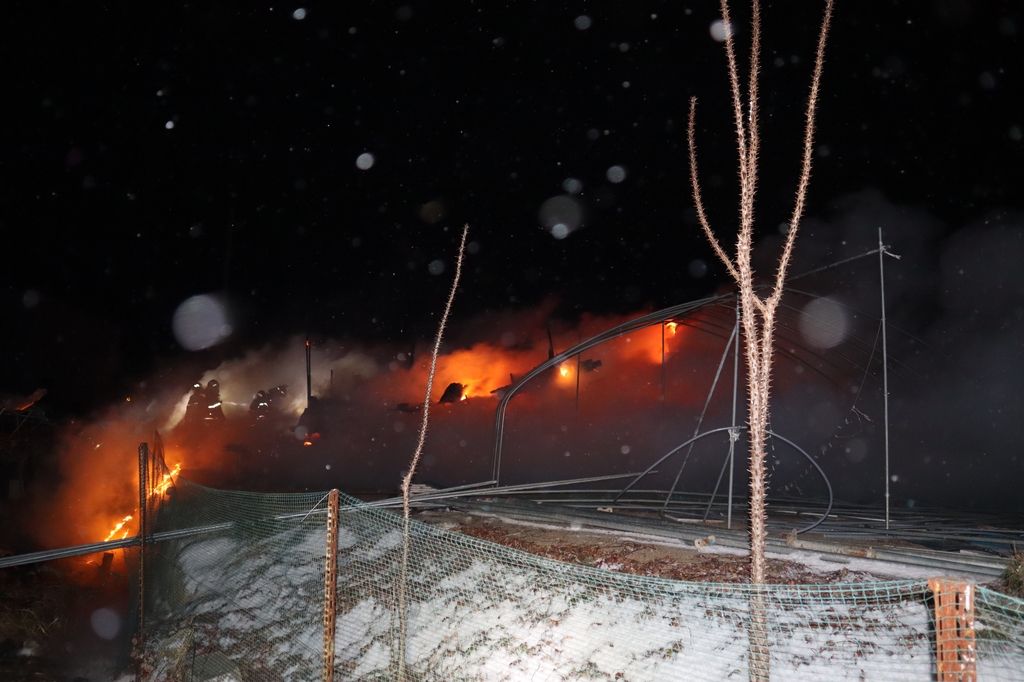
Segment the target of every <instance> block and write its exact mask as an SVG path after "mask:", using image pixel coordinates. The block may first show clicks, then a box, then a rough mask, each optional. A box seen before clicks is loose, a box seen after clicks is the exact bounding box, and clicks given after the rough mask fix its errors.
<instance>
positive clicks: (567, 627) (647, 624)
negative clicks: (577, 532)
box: [147, 509, 1024, 682]
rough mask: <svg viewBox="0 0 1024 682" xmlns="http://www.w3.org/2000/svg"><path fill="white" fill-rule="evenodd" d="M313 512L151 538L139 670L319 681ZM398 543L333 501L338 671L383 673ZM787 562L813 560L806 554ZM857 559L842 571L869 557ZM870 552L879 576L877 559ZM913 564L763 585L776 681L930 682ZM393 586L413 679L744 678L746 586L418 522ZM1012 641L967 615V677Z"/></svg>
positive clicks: (1017, 647)
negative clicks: (402, 591)
mask: <svg viewBox="0 0 1024 682" xmlns="http://www.w3.org/2000/svg"><path fill="white" fill-rule="evenodd" d="M322 521H323V518H322V516H321V517H319V518H318V519H314V518H312V517H311V518H307V519H303V520H302V522H292V525H291V527H284V528H277V527H274V528H267V529H262V530H260V531H259V532H255V533H251V534H249V535H247V536H245V537H244V538H243V537H242V536H241V535H239V534H238V533H236V532H233V531H225V532H223V533H221V534H220V535H217V536H212V535H205V536H199V537H196V538H193V539H191V540H187V541H182V542H181V543H180V544H179V545H177V546H174V545H171V544H169V543H168V544H166V545H165V546H162V547H161V548H160V559H159V560H158V561H156V562H154V566H155V568H156V570H154V571H150V575H160V576H161V578H160V581H161V584H160V585H153V584H152V583H153V582H156V580H157V579H156V578H152V579H151V589H153V590H155V591H156V592H157V594H156V595H155V596H156V599H155V600H151V601H153V606H152V607H151V615H149V616H147V617H148V619H149V620H148V621H147V622H148V624H149V625H148V628H147V630H148V633H147V636H148V639H147V658H148V661H149V662H150V665H151V667H152V671H153V672H152V674H151V675H150V676H149V678H148V679H151V680H154V681H162V680H170V679H177V678H176V677H174V676H175V675H176V674H177V672H181V671H184V670H187V669H189V666H190V665H192V664H191V663H190V657H193V656H195V657H204V658H202V659H201V660H213V658H212V657H213V656H214V655H217V656H221V659H224V660H227V659H230V661H232V662H233V664H234V666H235V668H233V669H231V668H230V666H227V665H226V664H224V663H223V662H222V663H221V667H222V670H221V672H220V673H219V676H217V677H215V678H213V679H217V680H220V681H222V682H228V681H229V680H236V679H237V680H243V679H244V680H247V681H248V680H289V681H290V680H295V681H299V680H302V681H306V680H315V679H320V675H321V667H320V666H321V656H322V653H321V649H322V648H321V645H322V636H323V635H322V633H323V624H322V604H323V578H322V572H323V566H324V562H325V559H324V547H325V544H324V527H323V522H322ZM644 541H645V542H651V543H653V542H659V543H663V542H665V539H664V538H644ZM726 549H727V548H719V547H712V548H705V549H704V551H708V550H710V551H718V552H721V551H726ZM401 552H402V532H401V521H400V519H398V518H397V517H395V516H394V515H392V514H389V513H387V512H381V511H377V510H372V509H367V510H365V511H358V512H351V513H345V514H342V515H341V521H340V528H339V538H338V589H337V618H336V637H335V679H338V680H390V679H394V677H395V671H396V667H395V661H396V660H397V656H398V652H399V650H400V648H401V644H400V642H401V639H402V638H401V636H400V632H401V622H400V620H399V618H397V616H396V607H395V605H396V603H397V589H396V586H397V585H398V581H399V577H400V575H399V574H400V570H399V566H400V564H401ZM804 555H806V556H804ZM785 558H786V559H787V560H790V561H793V560H800V561H802V562H804V563H806V564H807V565H808V566H811V567H813V566H814V565H815V562H820V561H821V560H820V559H819V558H817V557H816V556H815V555H813V554H812V553H803V552H800V553H796V555H794V554H787V555H786V556H785ZM855 561H859V560H854V559H851V565H849V566H848V567H849V568H850V569H851V570H869V569H868V568H867V567H858V566H855V565H853V562H855ZM868 563H870V564H871V566H870V570H871V571H874V572H877V569H878V566H877V563H878V562H868ZM824 568H825V570H828V571H834V570H835V565H834V564H829V565H827V566H825V567H824ZM917 570H918V569H907V571H909V572H903V573H902V577H905V578H911V579H909V580H898V581H886V582H876V583H857V584H843V585H820V586H806V585H804V586H799V585H797V586H793V585H784V586H771V587H769V588H767V589H766V591H765V592H764V594H763V597H762V599H763V601H762V602H760V603H761V604H763V605H764V613H765V616H766V618H767V623H768V633H769V634H768V639H769V647H770V652H771V677H772V679H773V680H900V681H902V680H921V681H926V680H932V679H934V667H935V666H934V652H933V648H934V644H933V636H934V635H933V633H932V628H931V625H930V607H929V606H928V604H927V602H926V597H927V587H926V585H925V584H924V582H923V581H922V580H920V578H921V577H923V576H921V575H919V574H918V573H917V572H916V571H917ZM407 585H408V592H407V595H408V596H407V602H406V603H407V610H406V612H407V616H408V618H407V633H408V634H407V637H406V638H405V660H406V662H407V666H408V669H409V671H410V673H411V675H412V677H411V679H423V680H445V681H447V680H508V681H513V680H523V681H529V682H540V681H542V680H634V681H647V680H680V679H685V680H740V679H745V678H746V677H747V674H748V671H747V658H748V652H749V649H750V637H749V624H750V622H751V619H750V613H751V609H752V608H756V606H752V605H756V604H758V603H759V602H758V601H757V599H755V598H754V596H753V593H752V592H751V591H750V588H749V587H746V586H742V585H723V584H714V583H686V582H679V581H670V580H663V579H658V578H647V577H641V576H635V575H625V574H621V573H615V572H612V571H606V570H601V569H597V568H590V567H585V566H576V565H568V564H562V563H559V562H555V561H551V560H548V559H544V558H541V557H536V556H532V555H529V554H524V553H522V552H517V551H515V550H511V549H508V548H505V547H501V546H498V545H494V544H491V543H486V542H483V541H480V540H477V539H475V538H472V537H467V536H465V535H460V534H457V533H451V532H447V531H445V530H442V529H438V528H433V527H429V526H426V525H424V524H420V523H417V522H412V524H411V540H410V567H409V573H408V579H407ZM161 590H162V591H161ZM1022 627H1024V626H1022V625H1018V630H1019V629H1020V628H1022ZM1021 641H1022V640H1021V639H1016V640H1013V639H1009V638H1007V637H1006V636H1004V634H1002V633H1001V631H999V630H997V629H992V628H989V629H988V630H986V624H985V623H984V622H981V623H980V624H979V651H980V656H979V663H978V680H979V681H980V682H987V681H989V680H1024V650H1022V648H1021ZM225 655H226V658H225ZM221 659H217V660H221Z"/></svg>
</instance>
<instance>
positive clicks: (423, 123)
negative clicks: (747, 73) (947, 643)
mask: <svg viewBox="0 0 1024 682" xmlns="http://www.w3.org/2000/svg"><path fill="white" fill-rule="evenodd" d="M742 5H743V3H737V6H736V7H734V8H733V11H734V16H735V20H736V26H737V32H738V38H739V49H740V54H741V63H742V64H744V66H745V64H746V57H745V55H746V46H747V44H748V43H747V39H748V38H749V30H748V23H747V21H748V18H749V8H747V7H745V6H742ZM822 9H823V4H822V3H821V2H817V1H813V0H812V1H806V2H799V3H797V2H787V3H769V4H767V5H766V6H765V7H764V12H763V17H764V19H763V21H764V24H763V36H764V37H763V53H762V65H763V68H762V74H763V77H762V81H761V88H762V93H763V97H762V101H761V111H762V128H761V130H762V155H761V166H760V169H761V182H760V194H759V198H758V206H757V213H758V216H759V227H758V234H759V236H761V237H762V238H763V239H762V244H761V246H762V251H761V252H759V256H758V257H759V259H760V263H761V270H762V271H767V269H768V267H769V266H770V265H771V264H772V262H773V259H774V257H775V256H774V252H770V251H769V253H768V254H767V255H765V253H764V251H763V249H765V248H768V249H771V248H772V247H773V246H777V245H778V233H779V231H778V226H779V224H780V223H781V222H783V221H785V220H786V219H788V217H789V214H790V212H791V211H792V200H793V192H794V190H795V187H796V182H797V179H798V165H799V155H800V140H801V135H802V126H803V114H804V107H805V96H806V93H807V91H808V87H809V82H810V74H811V66H812V61H813V50H814V47H815V43H816V38H817V32H818V27H819V22H820V19H821V14H822ZM298 10H302V11H299V12H298V13H297V11H298ZM718 11H719V10H718V4H717V3H716V2H714V1H712V0H709V1H707V2H686V3H680V2H585V3H584V2H579V3H546V2H537V3H534V2H513V3H509V4H507V5H503V4H499V3H486V2H446V3H423V4H420V3H413V4H409V5H403V4H400V3H382V2H373V3H307V4H301V3H292V4H283V5H279V4H275V3H270V4H267V3H262V4H259V5H258V6H256V5H252V4H246V6H245V8H244V9H238V8H237V7H236V6H235V5H233V4H231V3H198V4H190V3H189V4H187V3H165V4H163V5H159V4H158V5H146V4H117V5H115V4H101V3H50V2H34V3H28V2H18V3H14V4H12V5H10V6H8V7H7V8H6V12H5V18H4V21H3V24H2V26H0V51H2V54H3V59H2V60H0V83H2V92H3V106H2V108H0V243H2V247H0V254H2V256H0V258H2V260H0V284H2V289H0V291H2V299H0V300H2V303H0V305H2V329H0V352H2V353H3V357H4V362H3V365H2V373H0V388H2V389H3V390H5V391H11V392H20V393H22V394H25V393H28V392H31V391H32V390H33V389H35V388H38V387H44V388H47V389H48V390H49V391H50V394H49V395H48V396H47V398H46V401H47V402H46V407H47V409H48V410H50V411H52V412H53V413H55V414H87V413H89V412H90V411H92V410H96V409H99V408H100V407H101V406H103V405H104V404H106V403H107V402H108V401H111V400H116V399H121V396H122V395H123V391H125V390H126V389H125V387H126V386H130V385H133V382H138V381H139V380H140V379H145V378H146V377H149V376H152V375H154V374H155V373H158V372H160V371H162V369H163V368H165V367H168V366H171V365H173V364H174V363H183V362H184V363H192V364H193V366H195V367H199V368H203V369H206V368H209V367H210V366H215V365H216V364H217V362H219V361H220V360H221V359H223V358H225V357H229V356H231V355H232V354H233V353H239V352H241V351H242V350H244V349H246V348H250V347H253V346H256V345H258V344H260V343H263V342H266V341H270V340H274V339H277V338H283V337H284V336H286V335H289V334H307V333H309V334H313V335H316V336H320V337H327V336H330V337H333V338H338V339H357V340H360V341H362V342H368V343H373V342H394V343H402V342H404V341H406V340H409V339H417V338H419V339H422V338H427V337H429V336H430V335H431V334H432V333H433V330H434V329H435V327H436V323H437V315H438V312H439V310H440V307H441V304H442V302H443V300H444V297H445V295H446V292H447V288H448V287H449V285H450V276H451V274H452V270H453V268H452V260H453V256H454V253H455V248H456V245H457V239H458V233H459V228H460V227H461V226H462V224H463V223H469V225H470V226H471V232H470V240H471V245H470V247H471V248H470V252H469V254H468V255H467V269H466V272H465V274H464V279H463V286H462V291H461V293H460V294H459V297H458V299H457V301H456V306H455V308H456V309H455V312H454V315H455V325H456V327H457V326H458V325H459V324H460V322H465V321H468V320H471V319H473V318H475V317H476V316H479V315H481V314H483V313H485V312H488V311H490V312H493V311H502V310H510V309H518V308H528V307H530V306H536V305H539V304H540V303H541V302H543V301H545V300H548V299H550V298H552V297H556V298H557V300H558V301H559V303H558V308H557V311H556V315H558V316H560V317H561V318H562V319H568V320H571V319H573V318H574V317H576V316H578V315H580V314H581V313H584V312H588V313H594V314H624V313H630V312H635V311H640V310H642V309H645V308H647V309H650V308H661V307H665V306H667V305H671V304H676V303H680V302H684V301H687V300H691V299H694V298H698V297H701V296H706V295H709V294H711V293H714V292H716V291H719V290H720V288H721V287H723V286H728V281H727V279H726V276H725V273H724V270H723V268H722V267H721V266H720V265H719V264H718V263H717V262H716V261H715V259H714V257H713V254H712V252H711V250H710V248H709V247H708V245H707V244H706V242H705V240H704V237H703V235H702V234H701V232H700V229H699V226H698V225H697V223H696V220H695V214H694V209H693V202H692V200H691V197H690V188H689V179H688V171H687V159H686V114H687V102H688V99H689V97H691V96H694V95H696V96H697V97H698V99H699V104H698V111H697V121H698V139H697V143H698V154H699V158H700V163H701V177H702V182H703V191H704V197H705V201H706V202H707V205H708V208H709V212H710V214H711V220H712V223H713V224H714V225H715V226H717V229H718V230H719V232H720V235H722V238H723V240H724V241H725V242H727V243H729V244H730V246H731V243H732V235H733V230H734V229H735V224H736V215H737V208H736V196H737V182H736V170H735V168H736V165H735V141H734V136H733V128H732V119H731V107H730V104H729V99H728V97H729V91H728V83H727V79H726V62H725V56H724V50H723V48H722V45H721V43H718V42H716V41H715V40H713V39H712V37H711V34H710V31H709V27H710V25H711V23H712V22H713V21H714V20H715V19H716V18H717V16H718ZM300 16H301V17H302V18H298V17H300ZM580 17H586V19H587V20H589V26H588V27H587V28H585V29H583V30H581V28H579V27H578V25H582V24H585V23H587V22H585V21H580V20H579V18H580ZM1022 32H1024V12H1022V11H1021V9H1020V7H1019V5H1018V4H1016V3H1011V2H990V3H981V2H971V1H970V0H938V1H936V2H922V3H900V2H886V3H863V2H848V1H845V0H840V1H839V2H838V3H837V6H836V9H835V16H834V19H833V29H832V33H831V35H830V36H829V46H828V51H827V55H826V66H825V72H824V80H823V83H822V98H821V101H820V106H819V110H818V131H817V137H816V143H815V144H816V154H815V158H814V172H813V178H812V182H811V185H810V194H809V204H808V208H807V211H806V214H805V215H806V221H805V224H804V227H805V228H806V231H805V232H803V233H802V234H801V237H800V239H799V240H798V242H797V252H798V254H797V262H796V264H795V265H794V270H795V271H798V270H800V269H806V268H809V267H814V266H817V265H821V264H825V263H829V262H832V261H835V260H838V259H840V258H843V257H847V256H849V255H854V254H856V253H861V252H863V251H865V250H867V249H870V248H873V247H874V246H875V245H876V244H877V229H878V227H883V228H885V230H886V234H887V235H891V239H888V240H887V241H888V242H889V243H891V244H893V251H894V252H896V253H898V254H900V255H902V256H903V259H902V260H901V261H891V262H890V265H889V266H887V267H890V268H891V270H890V271H889V274H890V276H891V278H892V280H893V281H892V284H891V287H892V296H891V298H890V308H891V309H890V311H889V314H890V316H891V320H890V321H891V322H892V323H893V324H895V325H897V326H900V327H901V328H902V329H905V330H906V331H907V332H909V333H910V334H914V335H918V336H919V337H923V338H925V339H927V340H928V341H929V343H931V344H932V346H935V347H938V348H939V349H940V350H941V351H942V352H941V353H939V354H938V355H941V356H942V357H945V358H947V359H949V358H951V360H950V362H951V363H952V364H950V365H949V367H946V368H945V369H944V370H943V371H945V372H948V373H949V376H953V375H955V376H956V377H958V379H957V381H960V382H962V385H963V386H965V387H969V388H970V391H972V392H971V393H970V395H971V396H983V397H984V400H983V401H982V403H983V404H982V403H979V402H976V401H973V400H972V401H966V402H968V403H969V404H961V403H963V402H965V399H964V396H965V395H967V394H965V393H964V392H962V391H959V389H957V390H956V391H953V390H951V391H950V393H951V394H952V393H954V392H955V393H956V394H957V395H956V396H955V398H956V400H959V401H960V402H959V403H958V402H954V403H945V402H943V400H940V398H939V396H940V394H939V393H936V392H934V391H922V392H921V393H922V394H923V395H922V398H921V399H922V402H921V403H919V404H917V405H913V404H911V405H908V404H907V403H906V400H905V399H904V402H903V403H901V405H900V407H901V409H902V410H903V413H904V414H906V413H908V412H913V411H914V409H920V410H922V411H928V412H929V414H930V415H932V416H931V417H930V418H929V424H931V427H929V428H938V429H940V430H941V428H943V427H944V426H945V425H946V424H948V423H949V420H951V419H959V420H965V421H968V422H971V423H972V424H975V423H976V425H977V430H978V431H981V432H984V433H986V434H988V435H987V436H986V437H989V438H991V442H990V443H989V444H988V445H986V446H984V447H982V449H985V450H986V451H987V452H988V453H989V454H990V455H992V453H995V455H994V456H996V457H998V458H999V462H1000V464H998V466H996V467H995V468H994V469H987V470H986V473H985V474H984V478H988V479H991V480H993V481H996V479H1000V480H999V481H998V487H999V490H1000V493H999V494H1000V495H1002V496H1003V497H1002V499H1003V501H1004V502H1006V501H1009V502H1011V503H1012V504H1016V505H1019V504H1020V497H1019V496H1017V492H1016V489H1017V487H1016V484H1013V483H1010V482H1008V481H1013V480H1014V479H1015V478H1016V479H1019V478H1020V477H1021V476H1022V475H1024V472H1022V470H1021V466H1022V464H1024V463H1022V461H1021V458H1020V455H1019V449H1018V446H1017V445H1016V444H1015V443H1016V437H1017V436H1019V433H1017V432H1016V431H1015V430H1014V429H1015V428H1016V425H1017V423H1018V422H1019V419H1020V417H1021V410H1022V402H1021V399H1020V397H1019V391H1018V390H1017V387H1018V386H1019V384H1020V380H1021V379H1022V374H1024V361H1022V356H1024V350H1022V348H1021V338H1022V336H1021V332H1022V330H1024V277H1022V275H1021V273H1020V263H1021V261H1020V258H1019V257H1024V236H1022V235H1024V231H1022V230H1024V228H1022V226H1024V219H1022V216H1021V213H1020V211H1021V209H1022V208H1024V200H1022V194H1021V192H1022V189H1024V142H1022V135H1024V114H1022V108H1021V105H1020V102H1021V101H1022V100H1024V97H1022V95H1021V92H1022V86H1024V75H1022V66H1024V65H1022V56H1021V55H1022V54H1024V49H1022V37H1021V36H1022ZM364 153H369V154H372V155H373V157H374V163H373V165H372V167H370V168H368V169H365V170H364V169H360V168H359V167H357V158H358V157H360V155H361V154H364ZM613 166H621V167H622V168H624V169H625V173H626V175H625V179H624V180H622V181H621V182H611V181H610V180H609V178H608V170H609V169H610V168H611V167H613ZM569 178H575V179H577V180H578V181H579V182H580V183H582V191H581V192H579V193H578V194H576V195H575V197H576V200H577V202H578V204H579V205H581V206H582V207H583V209H584V218H583V223H582V227H580V229H578V230H576V231H575V232H573V233H571V234H569V235H568V236H567V237H566V238H564V239H556V238H554V237H553V236H552V234H551V233H549V232H548V231H547V230H545V229H543V228H542V226H541V222H540V219H539V217H538V211H539V210H540V208H541V205H542V204H543V203H544V202H545V201H546V200H547V199H549V198H551V197H555V196H559V195H563V194H565V193H566V189H565V187H566V185H565V184H564V183H566V181H567V179H569ZM432 202H433V203H432ZM436 261H440V262H441V263H442V264H444V265H445V267H444V269H443V272H442V273H439V274H434V273H436V272H437V271H438V270H439V268H438V267H437V264H436V263H435V262H436ZM695 261H698V262H699V261H702V262H704V263H706V264H707V266H708V270H707V272H706V274H705V273H703V272H702V269H701V268H700V267H699V263H698V264H697V266H696V267H691V266H693V265H694V262H695ZM432 263H434V265H433V266H431V264H432ZM867 273H868V274H867V275H864V276H865V277H877V274H876V273H875V271H871V270H870V269H869V270H867ZM958 275H959V276H961V277H960V279H959V280H958V279H956V278H957V276H958ZM873 281H874V280H873ZM956 282H959V284H956ZM203 293H222V294H224V295H226V297H227V298H228V299H229V300H231V301H233V305H234V307H235V309H236V310H238V311H239V312H238V318H237V320H236V327H237V329H236V331H235V333H234V335H233V336H232V337H231V338H230V339H229V340H228V341H227V342H225V343H224V344H222V345H220V346H217V347H215V348H213V349H211V350H206V351H201V352H199V353H198V354H193V353H190V352H189V351H186V350H185V349H183V348H181V347H179V345H178V343H177V342H176V340H175V336H174V334H173V333H172V328H171V320H172V316H173V315H174V312H175V310H176V309H177V307H178V306H179V305H180V304H181V303H182V302H183V301H184V300H185V299H187V298H188V297H190V296H193V295H196V294H203ZM897 344H898V342H897ZM944 344H945V345H944ZM938 355H936V357H938ZM960 360H964V362H961V363H960V364H957V363H958V362H959V361H960ZM921 362H923V363H927V362H930V361H929V360H921ZM917 369H918V370H919V371H923V372H924V374H927V371H926V370H922V368H921V367H920V366H918V367H917ZM993 381H995V382H996V383H995V384H993V383H992V382H993ZM958 385H961V384H958ZM909 393H910V394H912V392H909ZM965 432H967V433H973V431H971V430H970V429H965ZM934 435H935V434H933V436H934ZM937 437H939V438H940V439H941V437H942V435H941V434H939V436H937ZM951 441H956V442H957V443H958V446H959V445H960V444H962V443H961V441H959V440H957V439H956V438H952V439H951ZM1004 464H1005V466H1004ZM993 472H995V473H993ZM1000 472H1007V473H1008V474H1009V477H1008V478H1007V476H1002V475H1000Z"/></svg>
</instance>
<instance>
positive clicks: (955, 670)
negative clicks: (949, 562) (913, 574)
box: [928, 578, 978, 682]
mask: <svg viewBox="0 0 1024 682" xmlns="http://www.w3.org/2000/svg"><path fill="white" fill-rule="evenodd" d="M928 589H930V590H931V591H932V595H933V596H934V599H935V670H936V673H937V678H936V679H937V680H938V682H977V679H978V671H977V648H976V647H975V643H974V586H973V585H971V584H970V583H962V582H954V581H952V580H943V579H941V578H931V579H929V580H928Z"/></svg>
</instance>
